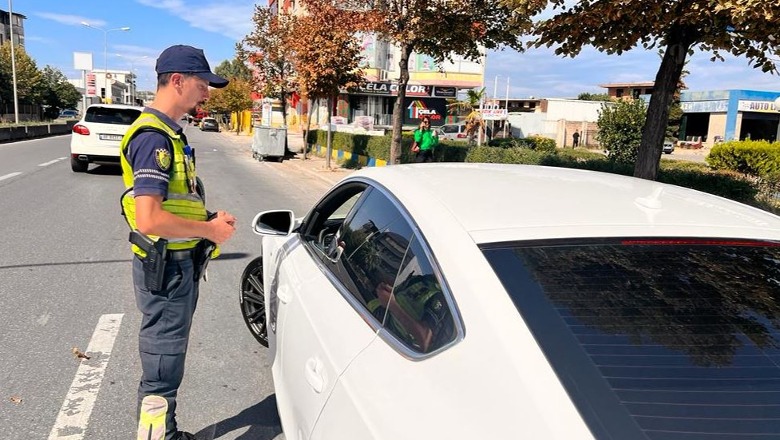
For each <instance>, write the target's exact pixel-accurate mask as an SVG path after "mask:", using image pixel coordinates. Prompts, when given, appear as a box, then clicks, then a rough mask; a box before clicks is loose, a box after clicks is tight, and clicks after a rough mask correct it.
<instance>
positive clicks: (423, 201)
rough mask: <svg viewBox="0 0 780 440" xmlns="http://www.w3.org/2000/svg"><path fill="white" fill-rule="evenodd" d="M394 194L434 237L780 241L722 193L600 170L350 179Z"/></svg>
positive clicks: (463, 171) (399, 172) (759, 216)
mask: <svg viewBox="0 0 780 440" xmlns="http://www.w3.org/2000/svg"><path fill="white" fill-rule="evenodd" d="M359 178H364V179H370V180H374V181H375V182H378V183H379V184H381V185H382V186H384V187H386V188H387V189H389V190H390V191H391V192H392V193H393V194H394V195H395V196H396V197H397V198H398V200H399V201H400V202H401V203H402V204H403V205H404V206H405V207H406V208H407V209H408V210H409V211H410V212H412V213H413V215H414V218H415V221H416V222H417V223H418V225H419V226H420V227H421V229H422V230H423V231H424V232H425V231H429V230H436V229H439V230H440V231H445V230H447V228H453V227H454V228H461V229H463V230H465V231H466V232H467V233H468V234H469V235H470V236H471V238H472V239H473V240H474V241H475V242H476V243H491V242H503V241H516V240H535V239H550V238H575V237H677V236H679V237H731V238H757V239H768V240H780V217H778V216H776V215H773V214H771V213H768V212H766V211H762V210H760V209H757V208H753V207H750V206H747V205H743V204H740V203H737V202H734V201H731V200H727V199H724V198H721V197H717V196H713V195H710V194H706V193H703V192H699V191H695V190H692V189H688V188H682V187H678V186H674V185H668V184H663V183H659V182H654V181H649V180H644V179H638V178H633V177H626V176H620V175H616V174H608V173H600V172H595V171H586V170H576V169H569V168H552V167H543V166H533V165H506V164H464V163H458V164H455V163H452V164H449V163H448V164H416V165H395V166H388V167H371V168H364V169H363V170H360V171H358V172H356V173H353V174H352V175H351V176H350V177H349V178H348V179H359Z"/></svg>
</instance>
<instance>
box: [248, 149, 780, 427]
mask: <svg viewBox="0 0 780 440" xmlns="http://www.w3.org/2000/svg"><path fill="white" fill-rule="evenodd" d="M496 188H512V190H511V191H496ZM253 228H254V230H255V232H256V233H258V234H259V235H261V236H262V245H261V246H258V249H262V256H261V257H259V258H257V259H256V260H254V261H252V262H251V263H250V264H249V265H248V266H247V268H246V270H245V271H244V274H243V276H242V281H241V311H242V314H243V316H244V319H245V321H246V323H247V325H248V328H249V329H250V331H251V332H252V334H253V335H254V336H255V337H256V338H257V339H258V340H259V341H261V343H263V344H264V345H266V344H267V346H268V347H269V351H268V354H269V360H270V365H271V375H272V378H273V383H274V387H275V393H276V402H277V406H278V410H279V416H280V419H281V423H282V427H283V430H284V432H285V433H287V435H288V436H290V437H295V438H305V439H361V440H367V439H382V440H390V439H393V440H394V439H412V440H413V439H449V440H452V439H456V440H457V439H509V438H529V439H553V440H555V439H560V440H564V439H565V440H572V439H655V438H659V439H660V438H664V439H671V438H682V437H680V436H678V435H677V433H684V435H683V437H684V438H686V439H710V438H713V436H714V437H722V438H743V437H744V438H748V437H751V438H752V437H754V435H753V434H755V433H760V435H761V436H767V437H774V436H780V424H778V423H776V422H775V419H776V416H777V414H778V413H777V405H776V403H777V402H778V401H780V400H778V399H780V391H779V389H778V387H777V386H775V385H774V383H775V378H777V377H780V368H779V367H778V362H777V359H776V358H777V356H778V349H777V345H778V341H780V324H778V322H780V282H778V280H780V217H778V216H775V215H772V214H770V213H768V212H764V211H761V210H758V209H756V208H752V207H749V206H745V205H742V204H739V203H736V202H733V201H729V200H726V199H723V198H720V197H716V196H712V195H709V194H705V193H701V192H698V191H694V190H690V189H686V188H681V187H677V186H672V185H667V184H661V183H658V182H653V181H648V180H644V179H636V178H632V177H625V176H618V175H613V174H604V173H597V172H592V171H583V170H574V169H564V168H547V167H539V166H523V165H499V164H453V163H449V164H420V165H396V166H392V167H383V168H367V169H364V170H360V171H357V172H355V173H353V174H351V175H350V176H349V177H347V178H345V179H344V180H342V181H341V182H340V183H338V184H337V185H336V186H335V187H334V188H333V189H331V190H330V191H329V192H327V193H326V194H325V195H324V197H323V198H322V199H321V200H320V201H319V202H318V203H316V204H315V205H314V207H313V208H312V210H311V211H310V212H309V213H308V214H307V215H306V216H305V217H303V218H302V219H296V218H295V217H294V215H293V213H292V211H282V210H277V211H266V212H261V213H259V214H258V215H257V216H256V217H255V219H254V221H253ZM659 267H662V268H663V270H659ZM258 374H265V373H263V372H258ZM723 432H725V433H726V434H722V435H716V434H717V433H723Z"/></svg>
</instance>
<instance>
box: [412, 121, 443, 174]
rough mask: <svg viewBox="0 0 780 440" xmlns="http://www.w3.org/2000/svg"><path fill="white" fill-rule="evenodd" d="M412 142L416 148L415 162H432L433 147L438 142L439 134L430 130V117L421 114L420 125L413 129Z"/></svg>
mask: <svg viewBox="0 0 780 440" xmlns="http://www.w3.org/2000/svg"><path fill="white" fill-rule="evenodd" d="M414 143H415V145H416V146H417V148H418V150H417V152H416V156H415V158H414V161H415V162H418V163H419V162H433V147H435V146H436V145H438V144H439V136H438V135H437V134H436V132H435V131H433V130H431V118H429V117H428V116H423V118H422V121H421V122H420V127H419V128H417V130H415V131H414Z"/></svg>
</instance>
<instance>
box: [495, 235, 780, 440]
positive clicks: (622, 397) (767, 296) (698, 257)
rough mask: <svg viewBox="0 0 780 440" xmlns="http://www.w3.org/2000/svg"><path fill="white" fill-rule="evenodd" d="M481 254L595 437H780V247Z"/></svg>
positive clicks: (669, 244) (611, 246)
mask: <svg viewBox="0 0 780 440" xmlns="http://www.w3.org/2000/svg"><path fill="white" fill-rule="evenodd" d="M482 250H483V253H484V255H485V256H486V258H487V259H488V261H489V262H490V264H491V266H492V267H493V269H494V270H495V272H496V274H497V275H498V277H499V278H500V280H501V282H502V283H503V285H504V287H505V288H506V290H507V292H508V293H509V295H510V296H511V299H512V301H513V302H514V304H515V306H516V307H517V310H518V311H519V313H520V315H521V316H522V317H523V320H524V321H525V323H526V324H527V325H528V327H529V328H530V330H531V331H532V333H533V335H534V337H535V338H536V340H537V342H538V344H539V346H540V347H541V349H542V350H543V352H544V354H545V356H546V357H547V359H548V360H549V362H550V364H551V365H552V368H553V369H554V370H555V372H556V374H557V375H558V378H559V379H560V381H561V383H562V384H563V386H564V387H565V388H566V390H567V392H568V393H569V396H570V397H571V399H572V401H573V402H574V404H575V405H576V406H577V408H578V410H579V412H580V414H581V415H582V417H583V419H584V420H585V422H586V423H587V424H588V426H589V427H590V429H591V431H592V432H593V434H594V436H595V437H596V438H598V439H654V440H655V439H657V440H695V439H706V440H726V439H730V440H747V439H751V440H753V439H769V438H780V243H777V242H759V241H724V240H717V239H713V240H698V239H696V240H680V239H669V240H658V239H648V240H637V239H631V240H615V241H612V240H610V241H604V240H598V241H590V240H585V241H578V242H576V243H572V242H570V241H569V242H544V243H533V244H528V243H525V244H524V243H508V244H494V245H487V246H483V247H482Z"/></svg>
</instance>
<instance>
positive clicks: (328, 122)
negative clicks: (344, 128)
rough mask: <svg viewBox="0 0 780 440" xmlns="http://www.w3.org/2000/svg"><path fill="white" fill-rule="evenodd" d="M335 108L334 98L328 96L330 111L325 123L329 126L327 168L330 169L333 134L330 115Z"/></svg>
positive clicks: (326, 115)
mask: <svg viewBox="0 0 780 440" xmlns="http://www.w3.org/2000/svg"><path fill="white" fill-rule="evenodd" d="M332 106H333V98H332V97H330V96H328V111H326V112H325V123H326V124H328V141H327V142H326V145H327V149H326V155H325V168H327V169H330V155H331V151H332V150H331V148H333V146H332V145H331V132H330V114H331V111H330V109H331V107H332Z"/></svg>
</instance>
